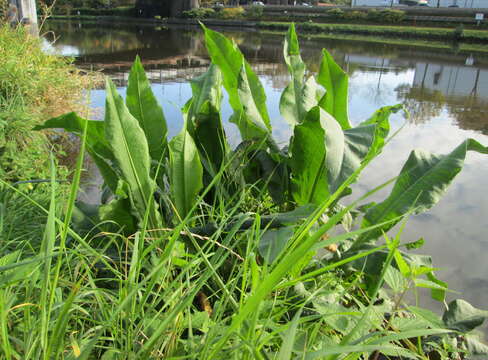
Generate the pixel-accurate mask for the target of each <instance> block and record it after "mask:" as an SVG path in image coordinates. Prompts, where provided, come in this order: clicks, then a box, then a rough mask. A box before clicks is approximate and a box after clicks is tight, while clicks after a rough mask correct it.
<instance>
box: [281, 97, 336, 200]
mask: <svg viewBox="0 0 488 360" xmlns="http://www.w3.org/2000/svg"><path fill="white" fill-rule="evenodd" d="M326 118H330V116H329V115H328V114H327V113H326V112H325V111H324V110H322V109H321V108H320V107H318V106H316V107H314V108H312V110H310V111H309V112H308V114H307V116H306V118H305V120H304V121H303V123H302V124H300V125H297V126H295V129H294V133H293V138H292V142H291V146H290V152H291V160H290V166H291V171H292V184H291V186H292V187H291V191H292V195H293V198H294V199H295V201H296V202H297V203H298V204H299V205H305V204H316V205H319V204H321V203H322V202H323V201H324V200H325V199H327V197H328V196H329V190H328V182H327V170H326V147H325V141H324V139H325V131H324V129H323V128H322V126H321V121H325V119H326ZM331 121H334V119H331Z"/></svg>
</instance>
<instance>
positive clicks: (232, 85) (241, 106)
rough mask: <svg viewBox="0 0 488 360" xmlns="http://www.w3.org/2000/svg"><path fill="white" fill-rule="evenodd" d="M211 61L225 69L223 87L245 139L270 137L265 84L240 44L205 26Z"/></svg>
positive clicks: (222, 69) (234, 119)
mask: <svg viewBox="0 0 488 360" xmlns="http://www.w3.org/2000/svg"><path fill="white" fill-rule="evenodd" d="M203 29H204V31H205V43H206V46H207V50H208V53H209V55H210V58H211V60H212V62H213V63H214V64H215V65H217V66H218V67H219V69H220V71H221V72H222V76H223V83H224V87H225V89H226V90H227V93H228V94H229V102H230V105H231V106H232V109H233V110H234V115H233V116H232V118H231V121H232V122H235V123H236V124H237V126H238V127H239V129H240V131H241V136H242V137H243V139H244V140H247V139H250V138H253V137H258V138H263V137H266V138H267V137H270V136H271V135H270V132H271V123H270V119H269V115H268V110H267V107H266V95H265V93H264V89H263V86H262V85H261V82H260V81H259V79H258V77H257V76H256V74H255V73H254V72H253V71H252V69H251V66H250V65H249V64H248V63H247V61H246V60H245V59H244V56H243V55H242V53H241V51H240V50H239V48H238V47H237V45H236V44H235V43H234V42H233V41H231V40H229V39H227V38H226V37H225V36H223V35H222V34H219V33H217V32H215V31H212V30H210V29H207V28H206V27H203Z"/></svg>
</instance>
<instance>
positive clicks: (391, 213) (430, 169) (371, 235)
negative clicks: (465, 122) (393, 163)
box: [354, 139, 488, 247]
mask: <svg viewBox="0 0 488 360" xmlns="http://www.w3.org/2000/svg"><path fill="white" fill-rule="evenodd" d="M468 151H476V152H479V153H482V154H488V148H487V147H484V146H483V145H481V144H480V143H479V142H477V141H476V140H473V139H467V140H465V141H464V142H462V143H461V144H460V145H459V146H458V147H456V148H455V149H454V150H453V151H452V152H451V153H450V154H447V155H434V154H431V153H429V152H426V151H421V150H415V151H413V152H412V153H411V154H410V156H409V158H408V160H407V162H406V163H405V165H404V166H403V168H402V170H401V172H400V175H399V176H398V179H397V180H396V182H395V185H394V186H393V189H392V191H391V193H390V195H389V196H388V198H387V199H386V200H384V201H383V202H382V203H379V204H377V205H375V206H373V207H371V208H369V210H368V211H367V212H366V215H365V216H364V219H363V223H362V227H363V228H364V227H368V226H371V225H374V224H378V223H381V222H385V221H388V220H392V219H395V218H397V217H399V216H402V215H404V214H406V213H408V212H409V211H411V210H412V209H415V213H417V214H418V213H422V212H424V211H426V210H428V209H430V208H431V207H432V206H434V205H435V204H436V203H437V202H438V201H439V200H440V198H441V197H442V195H443V194H444V193H445V192H446V190H447V187H448V186H449V184H450V183H451V182H452V180H453V179H454V178H455V177H456V175H457V174H458V173H459V172H460V171H461V169H462V167H463V165H464V160H465V158H466V153H467V152H468ZM393 226H394V223H389V224H388V225H385V226H383V227H381V228H379V229H378V230H373V231H370V232H367V233H365V234H364V235H362V236H360V237H359V238H358V239H357V240H356V242H355V244H354V247H357V246H359V245H361V244H362V243H364V242H367V241H369V240H372V239H376V238H377V237H379V236H380V235H381V234H382V232H386V231H388V230H389V229H391V228H392V227H393Z"/></svg>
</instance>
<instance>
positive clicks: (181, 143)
mask: <svg viewBox="0 0 488 360" xmlns="http://www.w3.org/2000/svg"><path fill="white" fill-rule="evenodd" d="M169 156H170V176H171V183H170V186H171V194H172V196H173V201H174V204H175V207H176V210H177V211H178V214H179V216H180V217H181V218H184V217H185V216H186V215H188V213H189V212H190V210H191V208H192V207H193V205H194V204H195V202H196V200H197V195H198V192H199V191H200V190H201V189H202V187H203V184H202V176H203V167H202V164H201V162H200V157H199V155H198V150H197V147H196V145H195V142H194V141H193V139H192V137H191V136H190V134H189V133H188V131H186V129H183V130H182V131H181V132H180V133H179V134H178V135H176V136H175V137H174V138H173V139H171V141H170V143H169Z"/></svg>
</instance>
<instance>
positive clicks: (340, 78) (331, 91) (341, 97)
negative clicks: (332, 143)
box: [317, 49, 351, 130]
mask: <svg viewBox="0 0 488 360" xmlns="http://www.w3.org/2000/svg"><path fill="white" fill-rule="evenodd" d="M322 53H323V56H322V62H321V64H320V70H319V75H318V78H317V82H318V83H319V84H320V85H322V86H323V87H324V88H325V90H326V93H325V95H324V97H323V98H322V99H321V100H320V106H322V107H323V108H324V109H325V110H326V111H327V112H328V113H329V114H331V115H332V116H333V117H334V118H335V119H336V120H337V121H338V122H339V124H341V127H342V128H343V129H345V130H346V129H349V128H350V127H351V124H350V123H349V116H348V110H347V109H348V98H347V96H348V95H347V92H348V77H347V74H346V73H345V72H344V70H342V69H341V67H340V66H339V65H337V63H336V62H335V61H334V59H333V58H332V56H331V55H330V54H329V53H328V52H327V50H325V49H324V50H322Z"/></svg>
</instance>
